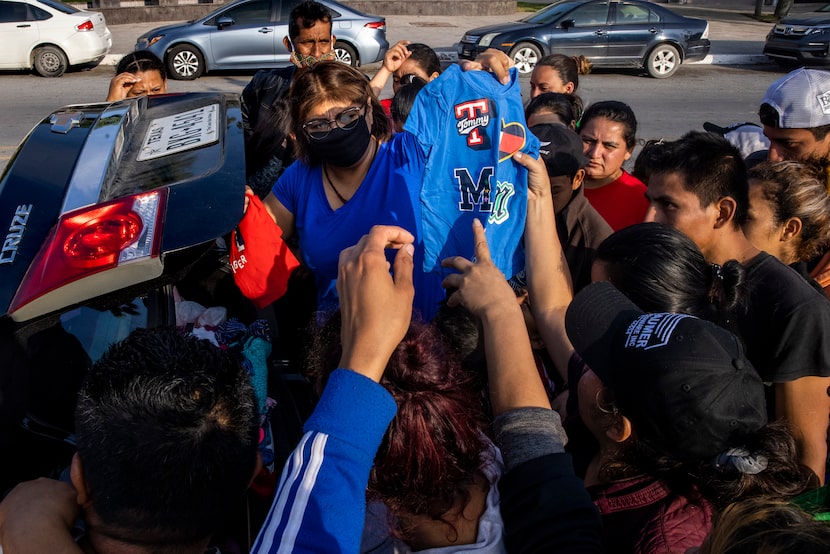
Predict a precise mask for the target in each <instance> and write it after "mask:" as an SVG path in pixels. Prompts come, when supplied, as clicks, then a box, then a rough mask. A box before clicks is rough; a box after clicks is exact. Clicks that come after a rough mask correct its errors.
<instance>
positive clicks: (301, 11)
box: [288, 0, 331, 40]
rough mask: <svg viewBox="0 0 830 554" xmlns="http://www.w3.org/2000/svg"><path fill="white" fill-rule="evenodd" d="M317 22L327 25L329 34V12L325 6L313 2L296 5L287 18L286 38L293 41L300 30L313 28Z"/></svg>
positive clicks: (307, 1)
mask: <svg viewBox="0 0 830 554" xmlns="http://www.w3.org/2000/svg"><path fill="white" fill-rule="evenodd" d="M318 21H322V22H323V23H328V24H329V34H331V12H330V11H329V9H328V8H327V7H326V6H324V5H323V4H321V3H320V2H315V1H314V0H306V1H305V2H301V3H299V4H297V5H296V6H294V9H293V10H291V15H289V16H288V38H290V39H291V40H294V39H295V38H297V37H298V36H300V31H301V30H303V29H309V28H311V27H314V25H315V24H316V23H317V22H318Z"/></svg>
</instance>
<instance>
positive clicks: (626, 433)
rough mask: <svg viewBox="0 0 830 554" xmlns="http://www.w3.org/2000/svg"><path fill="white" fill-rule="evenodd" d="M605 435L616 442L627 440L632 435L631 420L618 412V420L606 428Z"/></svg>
mask: <svg viewBox="0 0 830 554" xmlns="http://www.w3.org/2000/svg"><path fill="white" fill-rule="evenodd" d="M605 436H607V437H608V438H609V439H610V440H611V441H612V442H616V443H623V442H625V441H627V440H628V438H629V437H630V436H631V422H630V421H629V420H628V418H627V417H625V416H624V415H622V414H617V421H616V422H615V423H614V425H611V426H609V427H608V428H606V429H605Z"/></svg>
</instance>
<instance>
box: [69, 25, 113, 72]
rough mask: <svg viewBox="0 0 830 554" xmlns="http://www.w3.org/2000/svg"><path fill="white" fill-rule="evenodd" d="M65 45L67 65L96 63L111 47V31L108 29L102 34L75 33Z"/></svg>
mask: <svg viewBox="0 0 830 554" xmlns="http://www.w3.org/2000/svg"><path fill="white" fill-rule="evenodd" d="M65 46H66V47H65V48H64V51H65V52H66V54H67V56H68V57H69V65H81V64H88V63H98V62H100V61H101V60H103V59H104V56H106V55H107V54H109V52H110V50H111V49H112V33H111V32H110V30H109V29H107V32H106V33H105V34H103V35H99V34H98V33H95V32H82V33H81V32H79V33H75V34H73V35H72V37H70V39H69V40H68V41H67V44H66V45H65Z"/></svg>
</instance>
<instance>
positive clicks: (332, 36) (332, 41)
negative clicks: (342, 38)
mask: <svg viewBox="0 0 830 554" xmlns="http://www.w3.org/2000/svg"><path fill="white" fill-rule="evenodd" d="M335 42H337V37H336V36H334V35H333V34H332V35H331V49H332V50H334V43H335Z"/></svg>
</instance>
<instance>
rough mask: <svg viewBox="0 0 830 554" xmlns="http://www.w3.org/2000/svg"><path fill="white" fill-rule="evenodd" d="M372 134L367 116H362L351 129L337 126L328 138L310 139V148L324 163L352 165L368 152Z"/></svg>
mask: <svg viewBox="0 0 830 554" xmlns="http://www.w3.org/2000/svg"><path fill="white" fill-rule="evenodd" d="M371 140H372V134H371V133H370V132H369V126H368V125H366V117H365V116H360V119H358V120H357V123H356V124H355V126H354V127H353V128H351V129H349V130H346V129H341V128H340V127H335V128H334V129H332V130H331V131H329V134H328V135H326V138H322V139H309V144H308V147H309V150H311V153H312V154H313V155H314V157H316V158H317V159H319V160H320V161H321V162H322V163H326V164H329V165H333V166H336V167H351V166H353V165H354V164H356V163H357V162H358V160H360V157H361V156H363V154H364V153H365V152H366V148H367V147H368V146H369V142H370V141H371Z"/></svg>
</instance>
